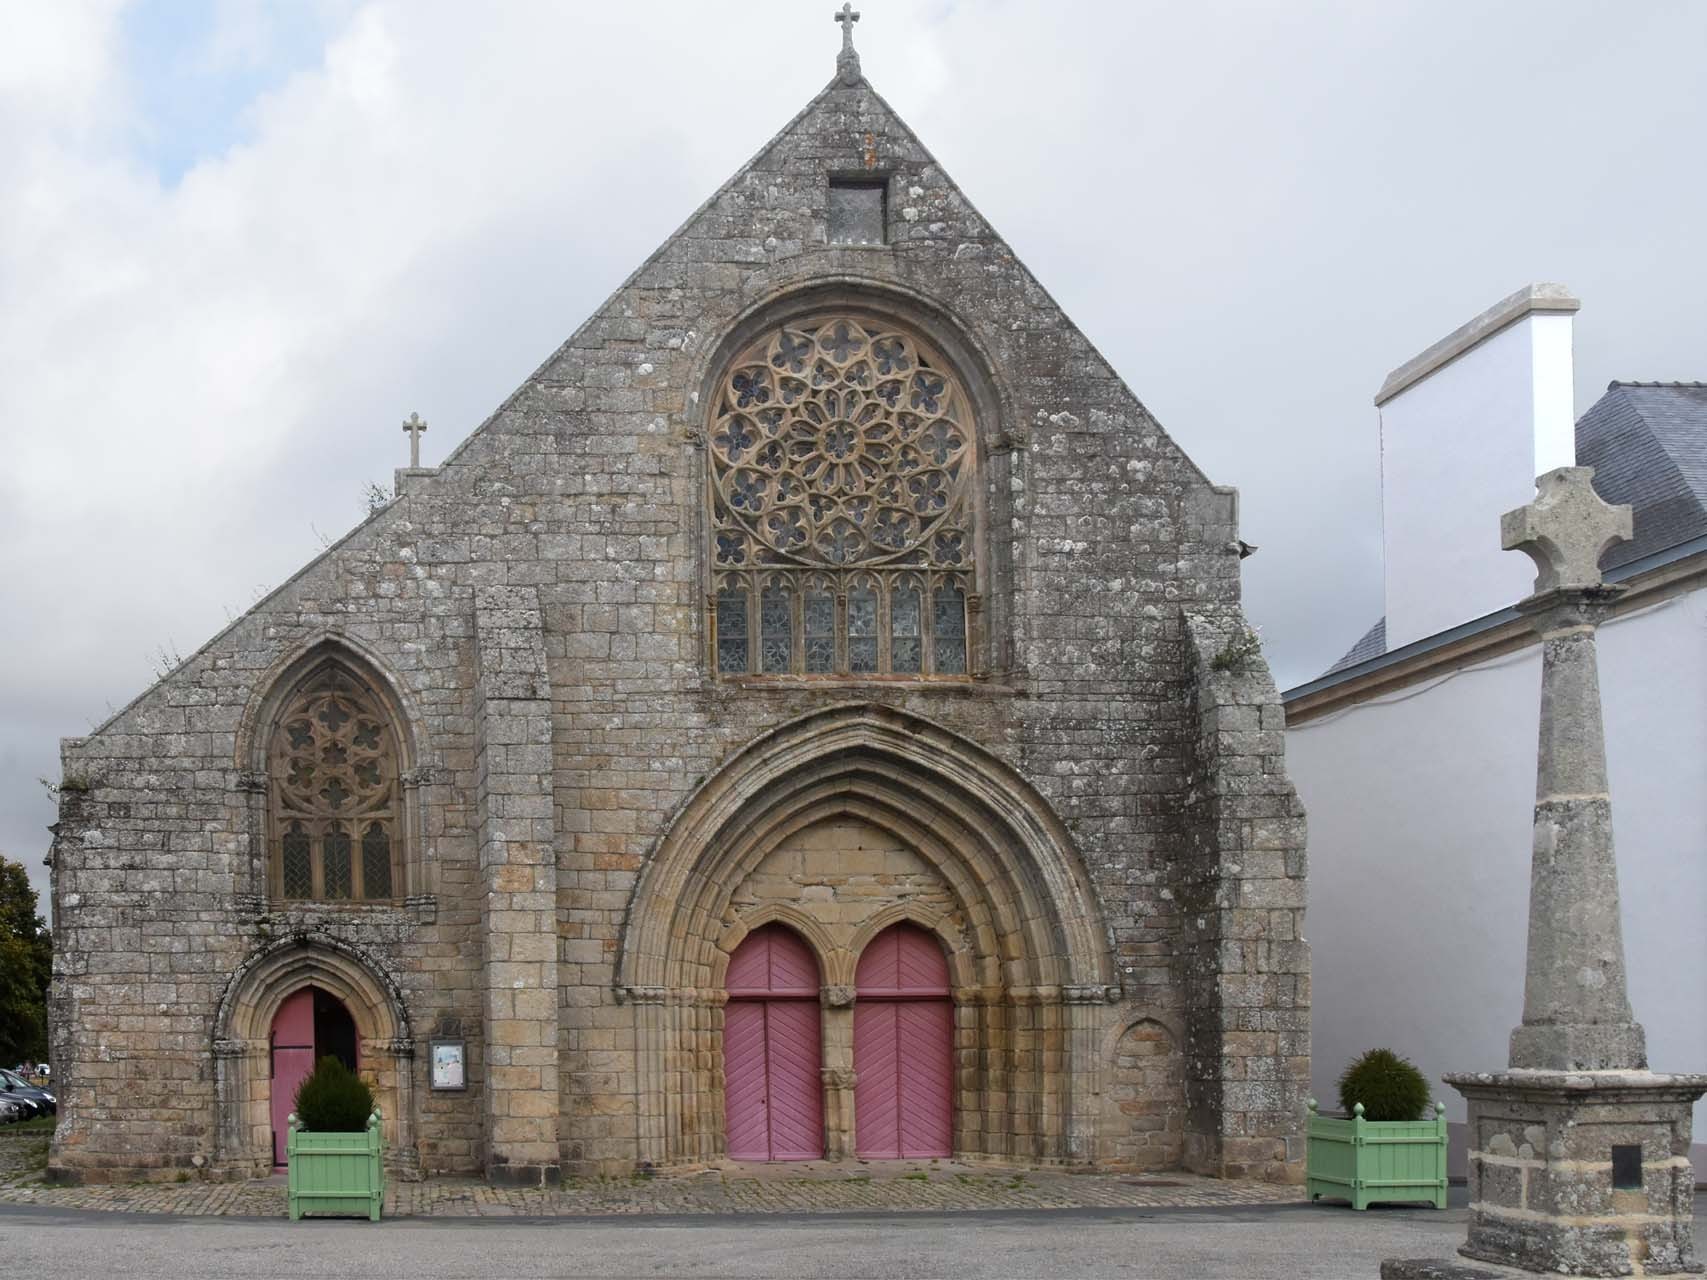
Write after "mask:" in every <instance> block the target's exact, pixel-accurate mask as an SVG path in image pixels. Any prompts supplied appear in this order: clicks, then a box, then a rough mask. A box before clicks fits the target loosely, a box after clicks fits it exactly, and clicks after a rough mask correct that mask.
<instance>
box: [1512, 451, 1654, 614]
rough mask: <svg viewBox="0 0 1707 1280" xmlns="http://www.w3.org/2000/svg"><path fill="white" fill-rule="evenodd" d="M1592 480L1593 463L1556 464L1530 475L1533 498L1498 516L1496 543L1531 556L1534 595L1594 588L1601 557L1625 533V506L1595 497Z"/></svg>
mask: <svg viewBox="0 0 1707 1280" xmlns="http://www.w3.org/2000/svg"><path fill="white" fill-rule="evenodd" d="M1593 480H1594V468H1593V467H1559V468H1557V469H1555V470H1553V471H1549V472H1547V473H1546V474H1545V475H1542V476H1538V477H1536V480H1535V489H1536V493H1537V495H1538V496H1537V497H1536V499H1535V501H1534V502H1532V503H1530V504H1529V505H1528V506H1527V507H1519V508H1518V509H1517V510H1515V511H1508V512H1506V513H1505V515H1503V516H1501V517H1500V545H1501V546H1502V547H1504V548H1505V550H1507V551H1521V552H1523V553H1524V554H1525V555H1527V556H1528V557H1529V558H1530V559H1531V560H1533V561H1535V568H1536V574H1535V596H1543V595H1546V594H1548V593H1549V592H1553V591H1594V590H1597V589H1599V588H1600V587H1601V577H1600V558H1601V556H1603V555H1605V554H1606V550H1607V548H1608V547H1610V546H1612V544H1613V543H1615V542H1628V541H1629V540H1630V538H1631V535H1632V532H1633V529H1634V524H1633V519H1632V515H1631V509H1630V508H1629V507H1628V506H1619V507H1614V506H1610V505H1608V504H1607V503H1605V502H1603V501H1601V498H1600V495H1599V494H1598V493H1596V492H1595V491H1594V486H1593V484H1592V483H1591V482H1592V481H1593ZM1531 598H1532V599H1533V598H1534V596H1532V597H1531Z"/></svg>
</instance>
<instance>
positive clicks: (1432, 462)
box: [1375, 284, 1582, 652]
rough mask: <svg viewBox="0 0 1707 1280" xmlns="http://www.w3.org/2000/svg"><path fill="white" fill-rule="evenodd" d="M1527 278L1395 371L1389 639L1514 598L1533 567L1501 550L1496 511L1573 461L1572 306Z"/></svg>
mask: <svg viewBox="0 0 1707 1280" xmlns="http://www.w3.org/2000/svg"><path fill="white" fill-rule="evenodd" d="M1581 305H1582V304H1581V303H1580V302H1578V301H1577V299H1576V298H1574V297H1573V296H1572V295H1571V293H1570V291H1569V290H1568V289H1566V288H1565V287H1564V286H1563V285H1558V284H1532V285H1530V286H1528V287H1527V288H1524V289H1519V290H1518V291H1517V292H1516V293H1514V294H1512V295H1511V296H1510V297H1509V298H1506V299H1505V300H1504V301H1502V302H1498V303H1496V304H1495V305H1493V306H1492V307H1489V308H1488V309H1487V310H1486V311H1484V312H1482V314H1481V315H1479V316H1477V317H1476V318H1475V319H1474V320H1472V321H1470V322H1469V323H1468V324H1466V325H1464V326H1463V327H1462V328H1459V329H1456V330H1454V331H1453V332H1452V333H1450V334H1448V335H1447V336H1446V337H1444V338H1442V339H1441V340H1440V341H1439V342H1437V343H1435V344H1434V345H1433V346H1432V347H1430V348H1429V349H1428V350H1427V351H1424V352H1423V353H1422V354H1421V355H1419V356H1417V357H1416V358H1415V359H1414V360H1410V361H1408V362H1407V363H1405V364H1402V365H1400V366H1399V367H1398V368H1397V369H1395V370H1393V372H1392V373H1390V374H1388V375H1387V381H1386V382H1384V383H1383V384H1382V386H1381V390H1380V392H1379V393H1378V394H1377V395H1376V397H1375V407H1376V408H1377V409H1379V410H1380V412H1381V514H1382V520H1381V523H1382V542H1383V547H1384V550H1385V554H1386V584H1387V650H1388V652H1392V651H1393V650H1394V649H1397V648H1399V647H1400V646H1402V645H1407V644H1410V643H1411V642H1412V641H1413V640H1421V639H1424V638H1425V637H1427V636H1432V635H1435V634H1437V633H1439V632H1441V631H1446V630H1448V629H1450V628H1452V627H1456V626H1458V625H1460V624H1461V623H1465V622H1469V621H1471V620H1472V619H1474V618H1479V617H1481V616H1482V615H1483V614H1486V613H1492V612H1494V611H1495V610H1496V609H1502V608H1504V607H1505V606H1506V605H1509V604H1514V603H1516V602H1517V601H1518V600H1521V599H1522V598H1523V597H1524V596H1525V595H1527V594H1529V589H1530V586H1531V584H1532V580H1533V578H1534V568H1533V566H1532V565H1530V563H1529V561H1528V560H1527V559H1526V558H1525V557H1523V556H1514V555H1507V554H1505V553H1503V552H1501V551H1500V516H1501V515H1502V514H1503V513H1504V512H1507V511H1510V510H1512V509H1513V508H1514V507H1521V506H1523V505H1524V504H1525V503H1527V502H1530V501H1533V499H1534V497H1535V477H1536V476H1538V475H1540V474H1541V473H1542V472H1544V471H1551V470H1552V469H1553V468H1554V467H1568V466H1573V465H1575V463H1576V415H1575V413H1574V411H1573V406H1574V396H1573V391H1572V369H1571V316H1572V315H1574V314H1575V313H1576V310H1577V308H1578V307H1580V306H1581Z"/></svg>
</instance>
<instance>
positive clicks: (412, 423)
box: [403, 413, 427, 467]
mask: <svg viewBox="0 0 1707 1280" xmlns="http://www.w3.org/2000/svg"><path fill="white" fill-rule="evenodd" d="M426 429H427V424H426V422H425V421H424V420H423V419H422V417H421V415H420V414H418V413H411V414H410V415H409V418H408V421H406V422H405V423H404V424H403V430H405V431H407V432H408V433H409V465H410V466H411V467H419V466H420V465H421V433H422V432H423V431H425V430H426Z"/></svg>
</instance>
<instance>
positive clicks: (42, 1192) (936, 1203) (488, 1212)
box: [0, 1133, 1303, 1218]
mask: <svg viewBox="0 0 1707 1280" xmlns="http://www.w3.org/2000/svg"><path fill="white" fill-rule="evenodd" d="M46 1148H47V1135H46V1134H42V1135H40V1136H39V1137H35V1136H34V1135H16V1136H13V1135H6V1134H4V1133H0V1201H6V1202H10V1203H14V1204H33V1205H43V1206H53V1207H56V1208H66V1209H105V1210H117V1211H122V1212H131V1213H169V1214H179V1215H184V1216H192V1217H193V1216H203V1215H218V1216H240V1217H257V1218H270V1217H282V1216H284V1213H285V1187H284V1179H283V1178H282V1177H277V1178H267V1179H262V1180H259V1181H254V1182H201V1181H190V1182H181V1183H174V1182H166V1183H158V1182H156V1183H128V1184H120V1185H113V1186H90V1187H61V1186H53V1185H49V1184H47V1183H44V1182H43V1181H42V1180H41V1168H42V1164H43V1162H44V1158H45V1155H46ZM1302 1199H1303V1191H1302V1188H1300V1187H1284V1186H1273V1185H1270V1184H1267V1183H1260V1182H1224V1181H1220V1180H1217V1179H1214V1178H1199V1177H1193V1176H1192V1175H1190V1174H1172V1173H1170V1174H1167V1175H1159V1176H1155V1177H1143V1176H1136V1175H1134V1176H1116V1175H1102V1174H1094V1175H1093V1174H1065V1173H1057V1172H1052V1171H1045V1170H1037V1169H1023V1170H1022V1169H1014V1170H994V1169H991V1168H989V1167H987V1166H976V1167H974V1166H968V1165H960V1164H955V1163H953V1162H950V1161H921V1162H910V1161H909V1162H885V1163H883V1164H872V1165H865V1164H861V1163H859V1162H852V1163H849V1164H828V1163H817V1162H813V1163H807V1164H799V1165H785V1166H776V1165H768V1166H766V1165H739V1164H730V1165H728V1166H725V1167H722V1168H718V1169H713V1170H709V1171H707V1172H704V1173H698V1174H693V1175H678V1176H672V1177H660V1178H634V1179H617V1178H577V1179H571V1180H570V1181H568V1182H567V1183H565V1184H564V1185H563V1186H562V1187H553V1188H550V1189H546V1188H515V1187H492V1186H488V1185H487V1184H486V1183H484V1182H481V1181H479V1180H477V1179H473V1178H427V1179H425V1180H424V1181H421V1182H399V1181H396V1180H393V1181H392V1182H391V1184H390V1185H389V1186H388V1187H387V1189H386V1193H385V1216H386V1217H389V1218H410V1217H436V1218H440V1217H442V1218H449V1217H518V1218H554V1217H585V1216H598V1215H607V1214H613V1215H614V1214H622V1215H634V1214H659V1215H682V1216H693V1215H701V1214H727V1213H756V1214H766V1213H866V1212H872V1211H880V1212H883V1213H905V1212H942V1211H944V1210H956V1209H1100V1208H1177V1207H1184V1206H1193V1205H1197V1206H1215V1205H1224V1206H1237V1205H1253V1204H1283V1203H1288V1202H1301V1201H1302Z"/></svg>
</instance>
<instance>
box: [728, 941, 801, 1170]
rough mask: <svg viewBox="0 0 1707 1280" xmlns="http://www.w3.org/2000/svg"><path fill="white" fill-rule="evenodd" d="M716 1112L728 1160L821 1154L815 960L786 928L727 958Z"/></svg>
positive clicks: (751, 942)
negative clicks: (720, 1093)
mask: <svg viewBox="0 0 1707 1280" xmlns="http://www.w3.org/2000/svg"><path fill="white" fill-rule="evenodd" d="M726 985H727V987H728V989H729V1003H728V1005H727V1006H725V1008H724V1011H723V1110H724V1123H725V1125H726V1126H727V1127H726V1133H727V1135H728V1151H729V1158H730V1159H732V1160H817V1159H819V1158H820V1157H821V1156H822V1155H823V1154H824V1095H823V1084H822V1082H821V1080H820V1078H819V1071H818V1068H819V1065H820V1063H821V1061H822V1053H823V1047H822V1033H821V1032H820V1030H819V1021H818V989H819V980H818V962H817V961H816V960H815V959H814V958H813V956H812V951H811V949H810V948H809V947H807V945H806V943H805V942H804V941H803V940H802V939H801V937H800V935H798V934H796V933H795V932H794V931H793V930H791V929H785V928H783V927H782V926H781V925H766V926H765V927H764V928H762V929H755V930H753V932H752V933H750V934H748V935H747V937H746V939H745V941H743V942H742V943H741V945H740V946H739V947H737V948H736V950H735V954H734V955H732V956H730V957H729V978H728V982H727V984H726Z"/></svg>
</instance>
